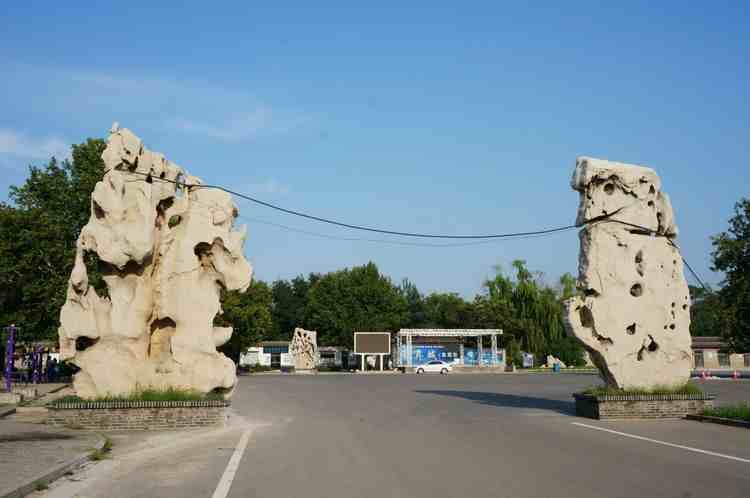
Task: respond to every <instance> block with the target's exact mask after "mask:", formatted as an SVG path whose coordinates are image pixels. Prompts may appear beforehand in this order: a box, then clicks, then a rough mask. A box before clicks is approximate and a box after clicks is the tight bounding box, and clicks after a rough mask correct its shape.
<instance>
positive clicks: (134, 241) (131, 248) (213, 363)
mask: <svg viewBox="0 0 750 498" xmlns="http://www.w3.org/2000/svg"><path fill="white" fill-rule="evenodd" d="M102 159H103V160H104V165H105V173H104V177H103V178H102V180H101V181H100V182H98V183H97V184H96V187H95V188H94V192H93V193H92V195H91V217H90V219H89V221H88V223H87V224H86V226H85V227H83V229H82V230H81V234H80V236H79V237H78V243H77V247H76V256H75V265H74V267H73V271H72V273H71V276H70V280H69V282H68V290H67V299H66V302H65V304H64V306H63V308H62V310H61V312H60V328H59V331H58V333H59V338H60V352H61V357H62V359H68V360H71V361H72V362H73V363H74V364H75V365H77V366H78V367H79V368H80V371H79V372H78V373H76V375H75V378H74V381H73V387H74V388H75V390H76V393H77V394H78V395H79V396H81V397H83V398H95V397H100V396H107V395H112V396H116V395H127V394H130V393H132V392H134V391H136V390H138V389H148V388H152V389H167V388H178V389H192V390H196V391H200V392H204V393H207V392H210V391H217V392H221V393H223V394H224V395H225V396H226V397H228V396H229V395H230V394H231V391H232V389H233V387H234V385H235V382H236V375H235V366H234V363H233V362H232V360H230V359H229V358H227V357H226V356H224V355H223V354H221V353H219V352H217V351H216V348H217V347H218V346H221V345H222V344H224V343H226V342H227V341H228V340H229V338H230V336H231V334H232V329H231V328H230V327H215V326H214V325H213V321H214V318H215V316H216V315H217V314H220V313H221V306H220V303H219V296H220V291H221V289H222V288H223V289H226V290H235V289H238V290H240V291H245V290H246V289H247V288H248V286H249V285H250V280H251V277H252V268H251V267H250V264H249V263H248V262H247V260H246V259H245V256H244V254H243V246H244V242H245V227H244V226H243V227H242V229H241V230H239V231H236V230H234V228H233V226H234V221H235V218H236V217H237V215H238V211H237V207H236V206H235V205H234V203H233V202H232V198H231V196H230V195H229V194H227V193H226V192H223V191H221V190H217V189H212V188H203V187H201V183H202V182H201V180H200V179H199V178H195V177H192V176H189V175H188V174H187V173H186V172H185V171H184V170H183V169H182V168H180V167H179V166H177V165H176V164H174V163H172V162H170V161H168V160H167V159H166V158H165V157H164V156H163V155H161V154H159V153H156V152H152V151H150V150H148V149H146V148H145V147H144V146H143V144H142V143H141V140H140V139H139V138H138V137H136V136H135V135H134V134H133V133H132V132H131V131H130V130H127V129H120V128H119V127H118V126H117V124H115V125H114V126H113V127H112V131H111V134H110V136H109V140H108V142H107V147H106V149H105V150H104V152H103V154H102ZM87 254H93V255H95V256H96V258H98V265H99V268H100V269H101V270H102V273H103V279H104V282H105V284H106V292H105V293H104V294H105V295H102V296H100V295H99V294H98V293H97V291H96V290H95V289H94V287H93V286H92V285H90V284H89V281H88V274H87V271H86V265H85V260H84V257H85V256H86V255H87Z"/></svg>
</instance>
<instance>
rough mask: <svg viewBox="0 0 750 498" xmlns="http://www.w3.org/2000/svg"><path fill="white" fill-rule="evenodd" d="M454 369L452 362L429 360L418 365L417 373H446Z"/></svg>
mask: <svg viewBox="0 0 750 498" xmlns="http://www.w3.org/2000/svg"><path fill="white" fill-rule="evenodd" d="M451 371H453V367H452V366H451V364H450V363H446V362H444V361H440V360H432V361H428V362H427V363H425V364H423V365H418V366H417V373H418V374H423V373H439V374H443V375H446V374H447V373H448V372H451Z"/></svg>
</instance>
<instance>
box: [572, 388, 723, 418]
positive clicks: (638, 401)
mask: <svg viewBox="0 0 750 498" xmlns="http://www.w3.org/2000/svg"><path fill="white" fill-rule="evenodd" d="M573 397H574V398H575V400H576V415H578V416H579V417H587V418H594V419H598V420H612V419H675V418H685V417H686V416H688V415H700V414H701V413H703V410H704V409H706V408H712V407H713V406H714V401H713V400H714V396H710V395H705V394H697V395H696V394H624V395H605V396H601V395H593V394H581V393H576V394H574V395H573Z"/></svg>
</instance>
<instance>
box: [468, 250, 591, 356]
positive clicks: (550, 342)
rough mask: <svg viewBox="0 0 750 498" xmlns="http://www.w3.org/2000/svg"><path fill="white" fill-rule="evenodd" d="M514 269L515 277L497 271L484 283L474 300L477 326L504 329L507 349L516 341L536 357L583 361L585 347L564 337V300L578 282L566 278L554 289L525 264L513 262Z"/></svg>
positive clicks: (520, 261)
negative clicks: (482, 289)
mask: <svg viewBox="0 0 750 498" xmlns="http://www.w3.org/2000/svg"><path fill="white" fill-rule="evenodd" d="M512 266H513V268H514V270H515V275H514V277H513V278H511V277H508V276H506V275H505V274H503V272H502V270H501V269H500V268H497V269H496V274H495V277H494V278H493V279H489V280H487V281H485V283H484V288H485V293H484V294H483V295H482V296H478V297H477V298H476V299H475V301H474V309H475V321H476V323H477V324H478V325H479V326H482V327H487V328H501V329H503V333H504V335H506V337H507V339H506V343H505V345H506V349H507V348H509V347H510V345H512V341H513V340H515V341H516V342H517V343H518V345H519V347H520V348H523V349H524V350H526V351H528V352H531V353H533V354H534V355H535V356H536V357H537V358H541V357H543V356H546V355H547V354H553V355H555V356H558V357H561V356H565V357H566V358H568V360H569V361H570V362H571V363H572V364H578V363H579V362H583V348H582V347H581V346H580V345H578V343H577V342H575V341H574V340H573V339H569V338H567V337H565V327H564V324H563V321H562V301H563V300H564V299H565V298H567V297H570V296H572V295H573V294H574V293H575V279H573V277H572V276H571V275H569V274H565V275H563V276H562V277H561V278H560V282H559V288H558V290H555V289H552V288H550V287H548V286H546V285H544V283H543V279H542V278H541V274H539V273H535V272H532V271H530V270H529V269H528V268H527V267H526V262H525V261H523V260H516V261H513V264H512ZM514 347H515V346H514ZM561 359H563V358H562V357H561ZM563 361H566V360H563ZM566 363H567V362H566Z"/></svg>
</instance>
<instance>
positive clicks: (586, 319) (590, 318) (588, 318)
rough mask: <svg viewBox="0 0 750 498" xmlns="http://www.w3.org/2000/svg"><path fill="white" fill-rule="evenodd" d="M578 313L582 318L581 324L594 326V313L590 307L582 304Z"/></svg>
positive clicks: (588, 326)
mask: <svg viewBox="0 0 750 498" xmlns="http://www.w3.org/2000/svg"><path fill="white" fill-rule="evenodd" d="M578 315H579V316H580V318H581V325H583V326H584V327H586V328H591V327H593V326H594V315H593V313H591V310H590V309H588V308H587V307H585V306H582V307H581V308H580V310H579V311H578Z"/></svg>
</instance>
